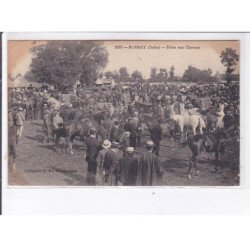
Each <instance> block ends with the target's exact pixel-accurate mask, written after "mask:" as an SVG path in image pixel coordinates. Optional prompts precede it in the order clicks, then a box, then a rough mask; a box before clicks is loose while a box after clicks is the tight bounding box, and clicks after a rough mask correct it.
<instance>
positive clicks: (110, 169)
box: [103, 142, 119, 186]
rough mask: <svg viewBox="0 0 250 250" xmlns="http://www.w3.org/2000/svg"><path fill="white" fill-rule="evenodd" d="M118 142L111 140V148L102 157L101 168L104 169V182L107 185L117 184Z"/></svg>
mask: <svg viewBox="0 0 250 250" xmlns="http://www.w3.org/2000/svg"><path fill="white" fill-rule="evenodd" d="M118 150H119V143H118V142H113V143H112V145H111V149H110V150H108V152H107V153H106V155H105V157H104V162H103V168H104V171H105V176H104V184H105V185H108V186H117V183H118V179H117V162H118Z"/></svg>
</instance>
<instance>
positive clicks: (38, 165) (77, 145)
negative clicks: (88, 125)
mask: <svg viewBox="0 0 250 250" xmlns="http://www.w3.org/2000/svg"><path fill="white" fill-rule="evenodd" d="M163 130H164V128H163ZM147 138H148V137H147V136H146V135H145V136H144V137H143V141H144V142H145V141H146V140H147ZM42 141H43V134H42V121H26V122H25V126H24V134H23V137H22V138H21V139H20V140H19V142H18V145H17V160H16V171H15V173H13V172H12V167H11V166H9V184H10V185H34V186H85V185H87V181H86V173H87V169H86V167H87V165H86V162H85V160H84V159H85V151H84V148H83V142H81V141H79V140H78V139H76V140H75V141H74V146H73V149H74V154H73V155H69V154H63V155H61V154H58V153H56V152H55V149H54V144H53V143H43V142H42ZM161 145H162V146H161V150H160V161H161V164H162V167H163V169H164V175H163V178H162V183H161V184H162V185H163V186H234V185H239V177H238V173H239V172H238V168H237V164H238V163H237V160H236V158H235V157H233V160H232V159H230V156H231V158H232V155H234V154H237V151H238V150H237V149H238V148H237V147H239V145H236V146H235V145H233V146H231V147H229V149H228V152H227V153H226V154H225V156H224V157H223V162H222V165H223V166H224V168H223V172H222V173H213V169H214V154H212V153H207V152H203V153H202V154H201V156H200V157H199V161H198V167H199V174H198V176H195V175H194V174H192V179H191V180H190V179H188V178H187V174H186V172H187V169H188V164H189V160H190V157H191V151H190V150H189V148H188V146H186V147H183V146H182V145H181V144H180V143H179V142H176V143H175V145H174V147H173V142H172V141H171V140H170V139H169V138H168V137H167V136H165V137H164V139H163V140H162V142H161ZM144 150H145V149H144V147H143V146H142V147H141V148H139V149H136V154H135V156H136V157H139V156H140V154H141V153H143V151H144Z"/></svg>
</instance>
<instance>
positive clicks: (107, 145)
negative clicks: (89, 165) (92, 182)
mask: <svg viewBox="0 0 250 250" xmlns="http://www.w3.org/2000/svg"><path fill="white" fill-rule="evenodd" d="M110 147H111V142H110V141H109V140H104V141H103V143H102V150H100V151H99V154H98V156H97V167H98V170H99V171H98V175H97V178H96V182H97V184H99V185H102V184H103V183H104V179H103V178H102V177H103V174H102V173H103V172H104V168H103V163H104V158H105V155H106V153H107V152H108V151H109V149H110Z"/></svg>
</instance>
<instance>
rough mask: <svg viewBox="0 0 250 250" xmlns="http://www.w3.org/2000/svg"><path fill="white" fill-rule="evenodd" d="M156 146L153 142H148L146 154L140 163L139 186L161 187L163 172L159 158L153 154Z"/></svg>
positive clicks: (137, 183)
mask: <svg viewBox="0 0 250 250" xmlns="http://www.w3.org/2000/svg"><path fill="white" fill-rule="evenodd" d="M154 147H155V144H154V142H153V141H147V143H146V149H147V151H146V153H144V154H143V155H142V156H141V158H140V161H139V168H138V172H137V180H136V185H137V186H157V185H160V180H161V177H162V173H163V172H162V170H161V167H160V164H159V160H158V158H157V156H156V155H155V154H154V153H153V149H154Z"/></svg>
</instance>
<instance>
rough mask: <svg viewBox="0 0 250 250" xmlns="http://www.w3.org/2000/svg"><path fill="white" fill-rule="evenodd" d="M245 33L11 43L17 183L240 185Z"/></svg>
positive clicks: (13, 181)
mask: <svg viewBox="0 0 250 250" xmlns="http://www.w3.org/2000/svg"><path fill="white" fill-rule="evenodd" d="M240 42H241V41H240V40H237V39H236V40H230V39H228V40H218V39H217V40H189V39H185V40H170V39H169V40H162V39H161V40H156V39H155V40H150V39H145V40H139V39H138V40H119V39H117V40H110V39H109V40H98V39H96V40H94V39H92V40H81V39H78V40H77V39H74V40H69V39H66V40H63V39H60V40H59V39H54V40H39V39H34V40H33V39H32V40H31V39H27V40H18V39H16V40H15V39H13V40H11V39H9V40H7V82H8V86H7V87H8V90H7V91H8V96H7V102H8V107H6V110H7V111H6V112H8V171H7V172H8V185H9V186H147V187H149V186H238V185H239V184H240V177H241V176H240V82H241V78H240V67H241V65H240V55H241V53H240Z"/></svg>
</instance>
